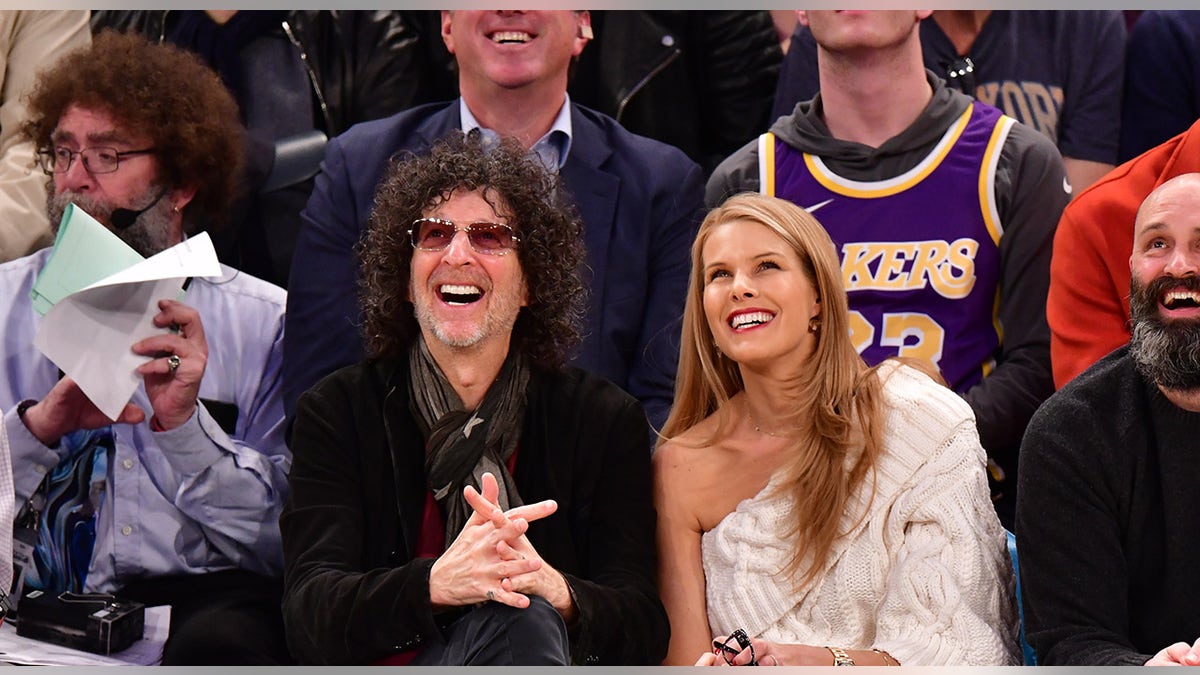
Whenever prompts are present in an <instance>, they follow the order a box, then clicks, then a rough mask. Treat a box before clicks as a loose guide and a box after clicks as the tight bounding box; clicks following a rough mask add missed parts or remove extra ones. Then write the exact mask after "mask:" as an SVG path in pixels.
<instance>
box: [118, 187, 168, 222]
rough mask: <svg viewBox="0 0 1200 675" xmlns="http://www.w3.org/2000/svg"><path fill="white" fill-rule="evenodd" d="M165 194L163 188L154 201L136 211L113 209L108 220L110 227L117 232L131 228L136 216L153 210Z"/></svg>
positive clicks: (165, 191)
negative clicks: (110, 223)
mask: <svg viewBox="0 0 1200 675" xmlns="http://www.w3.org/2000/svg"><path fill="white" fill-rule="evenodd" d="M166 194H167V189H166V188H163V189H162V190H161V191H159V193H158V196H157V197H155V198H154V201H152V202H150V203H149V204H148V205H146V206H145V207H143V208H140V209H137V210H136V211H135V210H133V209H113V212H112V215H110V216H109V217H108V219H109V221H110V222H112V226H113V227H115V228H116V229H118V230H124V229H126V228H128V227H131V226H132V225H133V224H134V223H135V222H137V219H138V216H140V215H142V214H143V213H145V212H147V211H149V210H150V209H152V208H154V205H155V204H157V203H158V202H160V201H161V200H162V198H163V197H165V196H166Z"/></svg>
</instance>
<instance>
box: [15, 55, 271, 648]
mask: <svg viewBox="0 0 1200 675" xmlns="http://www.w3.org/2000/svg"><path fill="white" fill-rule="evenodd" d="M28 110H29V118H28V119H27V120H26V121H25V124H24V126H23V128H22V133H23V135H24V136H25V137H26V138H28V139H29V140H30V141H32V142H33V144H34V146H35V147H37V148H38V149H39V151H38V154H37V157H38V161H39V163H40V164H41V167H42V169H43V170H44V171H45V172H46V174H48V176H49V178H48V181H47V183H48V193H49V194H48V197H47V203H46V209H47V213H48V215H49V217H50V222H51V223H53V224H54V226H55V227H56V228H57V227H58V226H59V224H60V221H61V218H62V214H63V211H64V209H65V208H66V207H67V205H68V204H74V205H75V206H76V207H77V208H79V209H81V210H83V211H84V212H86V213H88V214H90V215H91V216H93V217H94V218H96V219H97V220H98V221H99V222H101V223H102V224H104V225H105V226H106V227H108V228H109V229H110V230H111V231H112V232H113V233H114V234H116V235H117V236H118V237H119V238H120V239H122V240H123V241H125V243H127V244H129V245H130V246H131V247H132V248H133V249H134V250H136V251H137V252H138V253H140V254H141V255H143V256H147V257H148V256H151V255H154V254H156V253H158V252H160V251H162V250H164V249H166V248H168V247H170V246H173V245H175V244H177V243H179V242H181V241H183V240H184V239H185V238H186V237H187V236H188V235H189V234H194V233H196V232H197V231H199V230H200V229H202V228H208V227H212V226H214V225H217V224H219V223H220V221H221V220H222V218H224V216H225V215H226V213H227V211H228V209H229V205H230V200H231V198H232V195H233V194H234V193H235V192H236V189H237V176H238V175H239V171H240V168H241V164H242V157H241V150H240V148H241V144H240V140H239V137H240V134H241V133H242V128H241V125H240V122H239V121H238V115H237V106H236V103H234V101H233V99H232V97H231V96H230V95H229V93H228V91H227V90H226V89H225V88H224V86H223V85H222V84H221V81H220V79H219V78H218V77H217V76H216V75H215V74H214V73H213V72H211V71H210V70H208V69H207V67H205V66H204V64H203V63H202V62H201V61H200V60H199V59H197V58H196V57H195V56H192V55H190V54H188V53H186V52H183V51H181V50H179V49H177V48H175V47H170V46H165V45H155V44H152V43H150V42H147V41H146V40H145V39H144V38H142V37H140V36H132V35H119V34H116V33H104V34H101V35H99V36H97V37H96V39H95V40H94V41H93V43H92V44H91V46H89V47H85V48H81V49H78V50H76V51H73V52H71V53H69V54H68V55H66V56H65V57H64V58H63V59H62V61H60V62H59V63H58V64H56V65H55V66H53V67H52V68H50V69H48V70H46V71H44V72H42V74H41V75H40V76H39V79H38V81H37V83H36V85H35V87H34V89H33V93H32V95H31V97H30V100H29V106H28ZM51 251H52V249H49V248H47V249H43V250H42V251H39V252H37V253H34V254H32V255H30V256H27V257H24V258H21V259H18V260H14V261H11V262H9V263H6V264H4V265H0V298H3V299H4V302H5V303H7V305H6V306H3V307H0V317H2V318H0V322H2V323H3V325H2V326H0V334H2V335H3V336H4V338H3V354H2V356H3V358H2V360H0V409H3V410H4V426H5V429H6V430H7V432H8V436H9V442H10V445H11V450H12V466H13V475H14V480H15V491H16V496H17V500H18V502H17V503H18V506H21V507H22V513H21V514H19V515H18V517H17V520H18V528H17V534H18V539H20V540H21V541H23V542H26V543H28V544H29V546H30V547H31V549H32V551H31V553H30V557H31V561H30V562H29V564H27V565H25V566H24V573H25V578H24V583H25V587H26V588H27V589H29V588H36V589H42V590H44V591H45V592H46V593H48V594H52V595H57V594H60V593H63V592H67V591H70V592H99V593H115V594H118V595H119V596H121V597H123V598H126V599H131V600H137V601H140V602H142V603H144V604H146V605H164V604H166V605H170V606H171V614H170V616H171V625H170V633H169V636H168V639H167V642H166V644H165V647H164V651H163V656H162V662H163V663H164V664H167V665H196V664H276V663H286V662H288V661H289V660H290V657H289V656H288V654H287V648H286V643H285V640H284V637H283V626H282V617H281V615H280V613H279V598H280V592H281V590H280V589H281V583H280V581H279V577H280V575H281V573H282V554H281V547H280V537H279V528H278V517H279V511H280V509H281V508H282V505H283V501H284V498H285V496H286V494H287V471H288V468H289V466H290V462H291V455H290V453H289V452H288V450H287V447H286V444H285V443H284V439H283V423H284V417H283V404H282V401H281V399H280V395H279V368H280V361H281V356H280V354H281V348H282V338H283V310H284V303H285V294H284V292H283V290H282V289H280V288H278V287H276V286H273V285H271V284H268V283H266V282H264V281H261V280H258V279H255V278H253V277H251V276H248V275H246V274H243V273H239V272H238V271H237V270H234V269H231V268H227V267H224V268H223V269H222V272H223V275H222V276H221V277H220V278H217V279H193V280H191V282H190V283H189V284H187V285H186V295H185V297H184V299H183V300H182V302H180V301H177V300H176V299H173V298H164V299H162V300H160V301H159V303H158V309H159V313H158V315H157V316H155V317H154V319H153V321H154V324H155V326H157V327H159V328H168V327H170V328H171V330H170V331H166V330H164V331H163V332H162V333H161V334H158V335H155V336H152V337H150V338H148V339H145V340H142V341H139V342H137V343H134V344H132V345H131V346H130V349H131V350H132V351H134V352H135V353H137V354H141V355H143V356H145V357H146V358H145V361H144V363H143V364H142V365H140V366H139V367H138V370H137V372H138V374H139V375H140V376H141V378H142V383H141V384H140V385H139V387H138V388H137V390H135V392H134V394H133V398H132V401H131V402H130V403H129V404H128V405H126V406H125V408H124V410H123V411H122V412H121V413H120V414H119V415H118V417H117V419H115V420H110V419H109V418H107V417H106V416H105V415H104V414H103V413H101V412H100V411H99V410H98V409H97V408H96V406H95V405H94V404H93V403H92V402H91V401H90V400H89V399H88V398H87V397H86V396H85V395H84V394H83V393H82V391H81V390H80V389H79V387H78V385H76V384H75V382H73V381H72V380H71V378H69V377H65V376H63V374H62V373H61V372H60V371H59V370H58V369H57V367H56V366H55V365H54V363H52V362H51V361H50V360H49V359H47V358H46V357H45V356H43V355H42V354H41V353H40V352H39V351H38V350H37V349H36V348H35V347H34V346H33V338H34V335H35V334H36V332H37V330H38V326H39V323H40V321H41V319H40V317H39V316H38V315H37V313H36V312H35V311H34V309H33V307H32V302H31V300H30V288H31V286H32V284H33V283H34V281H35V279H36V278H37V277H38V275H39V273H40V272H41V270H42V269H43V267H44V266H45V264H46V262H47V259H48V258H49V256H50V253H51ZM97 358H104V355H101V354H98V355H97Z"/></svg>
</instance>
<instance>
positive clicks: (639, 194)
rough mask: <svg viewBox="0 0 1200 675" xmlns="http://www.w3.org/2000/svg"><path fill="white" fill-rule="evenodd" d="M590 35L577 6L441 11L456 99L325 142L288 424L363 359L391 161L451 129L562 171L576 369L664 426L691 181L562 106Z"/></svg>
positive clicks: (687, 164) (694, 217)
mask: <svg viewBox="0 0 1200 675" xmlns="http://www.w3.org/2000/svg"><path fill="white" fill-rule="evenodd" d="M590 38H591V20H590V18H589V16H588V13H587V12H586V11H530V12H519V11H482V10H458V11H444V12H442V39H443V40H444V41H445V43H446V47H447V49H449V50H450V52H451V53H452V54H454V56H455V59H456V60H457V62H458V69H459V90H460V92H461V98H460V99H458V100H456V101H453V102H451V103H449V104H446V103H438V104H431V105H426V106H421V107H418V108H414V109H412V110H408V111H405V112H402V113H399V114H397V115H394V116H392V117H389V118H385V119H382V120H376V121H372V122H365V123H362V124H359V125H356V126H354V127H352V128H351V129H350V130H348V131H347V132H345V133H343V134H342V135H340V136H338V137H337V138H334V139H333V140H332V141H331V142H330V143H329V146H328V148H327V150H326V153H325V160H324V163H323V165H322V170H321V173H320V174H319V175H318V176H317V180H316V186H315V188H314V190H313V194H312V197H311V198H310V199H309V201H308V205H307V206H306V207H305V210H304V212H303V213H302V214H301V217H302V220H303V223H302V226H301V232H300V236H299V240H298V242H297V246H296V254H295V258H294V260H293V263H292V271H291V278H290V280H289V282H288V289H289V290H288V305H287V319H286V321H287V324H286V330H285V337H284V366H283V369H284V370H283V386H284V398H285V403H286V405H287V413H288V417H289V419H290V418H291V416H292V414H293V412H294V410H295V402H296V399H297V398H299V396H300V394H301V393H303V392H304V391H305V390H306V389H307V388H308V387H310V386H312V385H313V384H315V383H316V382H317V381H318V380H319V379H321V378H322V377H324V376H325V375H327V374H328V373H330V372H332V371H334V370H336V369H338V368H340V367H342V366H345V365H349V364H352V363H355V362H357V361H358V360H360V359H361V358H362V357H363V338H362V335H361V334H360V332H359V326H360V323H361V321H360V317H361V310H360V308H359V304H358V302H357V297H358V294H357V290H358V288H357V279H358V272H359V264H358V260H357V257H356V255H355V253H354V247H355V245H356V244H357V242H358V241H359V239H360V236H361V235H362V233H363V231H364V230H365V228H366V224H367V218H368V216H369V215H370V211H371V208H372V205H373V199H374V195H375V189H376V186H377V185H378V183H379V181H380V179H381V177H382V175H383V173H384V169H385V168H386V167H387V165H388V162H389V161H394V160H393V159H392V158H393V157H394V156H397V155H399V156H401V157H403V156H405V154H409V153H411V154H424V153H425V152H427V150H428V149H429V147H430V146H431V145H432V144H433V143H434V141H436V140H437V139H439V138H441V137H442V136H444V135H446V134H447V133H448V132H450V131H451V130H454V129H461V130H463V131H464V132H468V133H482V134H483V135H484V136H485V140H486V139H488V138H491V137H493V136H512V137H515V138H516V139H517V140H518V141H519V142H520V143H521V144H522V145H523V146H525V147H526V148H528V149H529V150H530V152H536V153H537V154H538V155H539V156H540V157H541V158H542V160H543V161H544V162H545V163H546V164H547V166H549V167H550V168H551V169H556V170H557V171H558V172H559V174H560V175H561V177H562V179H563V183H564V184H565V186H566V188H567V190H568V191H569V192H570V193H571V195H572V197H573V198H574V201H575V204H576V205H577V207H578V209H579V212H580V215H581V216H582V218H583V222H584V238H585V245H586V248H587V262H588V267H589V268H590V278H589V279H588V280H587V281H588V284H589V288H590V298H589V302H588V307H587V314H586V317H585V321H584V326H585V333H586V334H585V337H584V341H583V344H582V346H581V348H580V350H579V351H578V352H577V354H576V356H575V358H574V360H573V362H572V363H573V364H574V365H577V366H580V367H582V368H586V369H588V370H591V371H593V372H596V373H598V374H600V375H603V376H604V377H606V378H608V379H610V380H612V381H613V382H615V383H616V384H618V385H620V386H621V387H623V388H624V389H626V390H627V391H628V392H630V393H631V394H633V395H634V396H635V397H637V398H638V399H639V400H641V402H642V403H643V405H644V406H645V408H646V412H647V416H648V417H649V419H650V422H651V423H652V424H654V426H655V427H656V428H657V427H660V426H661V425H662V422H663V421H665V420H666V416H667V412H668V410H669V408H670V405H671V399H672V397H673V394H674V381H675V369H676V365H677V362H678V351H679V345H678V334H679V318H680V316H681V314H682V311H683V299H684V294H685V291H686V289H687V279H688V269H689V264H690V261H689V252H690V247H691V244H692V240H693V239H694V237H695V234H696V228H697V226H698V225H699V216H700V215H701V210H702V208H703V207H702V200H703V190H704V181H703V175H702V172H701V170H700V168H699V166H697V165H696V164H695V162H693V161H692V160H690V159H688V157H687V156H686V155H685V154H684V153H683V152H682V151H680V150H678V149H676V148H674V147H672V146H669V145H666V144H663V143H660V142H657V141H653V140H651V139H648V138H644V137H641V136H637V135H634V134H631V133H629V132H628V131H625V130H624V129H622V128H621V127H620V126H619V125H618V124H617V122H616V121H615V120H613V119H612V118H610V117H607V116H605V115H602V114H600V113H597V112H595V111H592V110H588V109H586V108H582V107H580V106H578V105H574V104H572V103H571V102H570V100H569V99H568V97H567V93H566V92H567V75H568V71H569V69H570V66H571V62H572V60H573V59H574V58H575V57H577V56H578V55H579V54H580V52H581V51H582V50H583V48H584V46H585V45H586V44H587V42H588V40H589V39H590ZM473 129H479V131H477V132H473V131H472V130H473Z"/></svg>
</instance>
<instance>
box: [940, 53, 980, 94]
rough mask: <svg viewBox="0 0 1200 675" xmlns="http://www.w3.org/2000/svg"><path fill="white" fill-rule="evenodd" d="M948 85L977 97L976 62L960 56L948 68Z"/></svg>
mask: <svg viewBox="0 0 1200 675" xmlns="http://www.w3.org/2000/svg"><path fill="white" fill-rule="evenodd" d="M946 84H947V85H949V86H951V87H953V88H955V89H957V90H959V91H961V92H962V93H964V94H966V95H968V96H974V95H975V62H974V61H972V60H971V57H969V56H960V57H958V58H957V59H954V60H953V61H951V62H950V63H949V64H948V65H947V66H946Z"/></svg>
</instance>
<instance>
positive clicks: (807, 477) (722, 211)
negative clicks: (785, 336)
mask: <svg viewBox="0 0 1200 675" xmlns="http://www.w3.org/2000/svg"><path fill="white" fill-rule="evenodd" d="M733 221H749V222H753V223H758V224H760V225H763V226H765V227H767V228H769V229H770V230H771V231H772V232H774V233H775V234H777V235H779V237H780V238H781V239H783V240H784V241H785V242H786V243H787V244H788V245H789V246H791V248H792V249H793V250H794V251H795V252H796V254H797V255H798V256H799V258H800V261H801V264H802V269H803V271H804V273H805V275H806V276H807V277H808V280H809V281H810V282H811V283H812V284H813V286H814V287H815V289H816V292H817V298H818V299H819V300H820V303H821V312H820V315H819V316H820V321H821V324H820V329H819V330H818V331H817V333H816V347H815V349H814V350H813V353H812V355H811V356H810V357H809V363H807V364H805V366H804V367H803V368H802V374H801V375H800V376H799V377H798V378H797V380H796V382H794V383H791V385H792V386H789V387H788V389H789V390H790V391H789V393H791V394H793V395H794V396H795V397H796V400H797V406H796V411H795V413H794V415H793V416H792V419H791V420H790V423H791V425H792V426H793V428H794V429H796V430H797V431H798V432H799V434H798V437H797V440H796V441H795V442H794V447H793V448H791V449H790V451H789V453H788V456H789V457H790V458H791V459H790V460H789V461H788V464H787V465H786V471H787V473H786V475H785V476H784V480H783V481H782V483H781V484H780V486H779V490H781V491H783V492H786V493H788V494H790V495H791V497H792V500H793V514H792V518H791V519H790V521H791V522H792V523H793V525H792V526H791V527H790V528H789V531H788V532H786V533H785V536H788V537H791V538H794V539H795V542H796V548H795V552H794V554H793V556H792V558H791V560H790V561H789V562H788V565H787V568H786V572H787V574H788V575H790V576H792V577H793V578H794V579H795V580H796V586H797V588H801V587H803V586H805V585H807V584H809V583H810V582H812V581H813V580H814V579H815V578H816V576H817V574H819V573H820V571H821V568H822V567H823V564H824V561H825V560H826V558H827V557H828V555H829V552H830V550H831V549H832V547H833V543H834V541H835V540H836V539H837V538H838V537H839V536H840V535H842V534H844V533H843V532H841V531H840V524H841V519H842V516H843V513H844V512H845V510H846V508H848V505H849V502H850V497H851V495H853V494H854V492H855V490H856V489H857V488H858V487H859V486H860V485H861V484H862V483H863V481H864V480H865V478H866V476H867V474H868V472H869V470H870V469H871V467H873V466H874V464H875V461H876V457H877V456H878V454H879V452H880V439H879V429H878V428H879V426H880V424H879V417H880V412H879V404H878V399H879V390H880V386H881V385H880V381H879V377H878V376H877V375H876V373H875V369H873V368H867V367H866V364H864V363H863V360H862V358H861V357H859V355H858V352H857V351H855V349H854V346H853V344H852V343H851V341H850V319H849V307H848V303H847V300H846V290H845V287H844V284H843V282H842V272H841V266H840V265H839V263H838V255H837V251H836V249H835V248H834V244H833V241H832V240H830V238H829V235H828V233H826V232H825V228H824V227H822V226H821V224H820V223H819V222H818V221H817V219H816V218H814V217H813V216H812V215H811V214H810V213H808V212H807V211H805V210H804V209H802V208H800V207H798V206H796V205H795V204H792V203H791V202H788V201H785V200H782V199H777V198H775V197H767V196H764V195H758V194H754V193H743V194H739V195H735V196H733V197H731V198H729V199H728V200H727V201H726V202H725V203H724V204H722V205H721V206H719V207H717V208H716V209H713V210H712V211H711V212H710V213H709V214H708V216H707V217H706V218H705V219H704V222H703V223H702V224H701V225H700V231H699V232H698V233H697V235H696V241H695V242H694V243H693V244H692V272H691V279H690V281H689V284H688V294H687V303H686V305H685V307H684V313H683V340H682V344H681V345H680V354H679V371H678V373H677V375H676V378H675V402H674V405H673V406H672V408H671V414H670V417H668V419H667V422H666V424H665V425H664V426H663V431H662V434H661V437H660V439H659V441H658V443H659V444H660V445H661V444H662V443H663V442H665V441H667V440H670V439H672V438H675V437H677V436H678V435H679V434H681V433H683V432H684V431H686V430H687V429H690V428H691V427H693V426H695V425H696V424H698V423H699V422H700V421H702V420H704V419H706V418H707V417H709V416H711V415H712V414H713V413H715V412H717V410H719V409H720V408H721V407H722V406H724V405H725V404H726V403H728V402H729V399H730V398H732V397H733V396H734V395H735V394H737V393H738V392H740V391H742V389H743V388H744V385H743V383H742V376H741V371H740V370H739V368H738V364H737V363H735V362H734V361H732V360H731V359H729V358H727V357H724V356H722V355H721V354H720V352H719V351H718V350H717V348H716V345H715V344H714V343H713V334H712V331H711V330H710V328H709V325H708V321H707V319H706V317H705V314H704V285H705V279H704V273H703V269H704V260H703V257H702V252H703V250H704V244H705V242H706V241H707V240H708V237H709V236H710V235H711V234H712V232H713V230H714V229H716V228H717V227H719V226H721V225H724V224H727V223H730V222H733ZM729 422H730V420H723V421H722V423H721V424H720V425H718V428H717V430H716V432H715V433H714V434H713V437H712V438H708V439H704V440H702V441H701V442H702V443H703V444H704V445H711V444H712V443H713V442H714V441H715V440H717V439H718V438H719V437H721V436H723V435H725V434H726V433H728V429H727V428H726V427H727V426H728V423H729ZM859 447H861V448H862V452H861V453H860V454H858V455H857V457H856V459H855V460H854V461H853V462H851V463H850V465H849V467H847V457H848V456H850V455H852V454H853V453H854V452H855V451H856V450H857V449H858V448H859ZM861 515H865V514H861ZM861 515H860V517H861Z"/></svg>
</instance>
